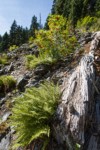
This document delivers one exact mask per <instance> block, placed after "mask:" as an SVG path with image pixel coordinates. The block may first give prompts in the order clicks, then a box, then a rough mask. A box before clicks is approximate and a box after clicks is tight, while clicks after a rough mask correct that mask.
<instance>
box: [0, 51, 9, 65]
mask: <svg viewBox="0 0 100 150" xmlns="http://www.w3.org/2000/svg"><path fill="white" fill-rule="evenodd" d="M0 64H3V65H5V64H8V58H7V55H6V54H2V55H0Z"/></svg>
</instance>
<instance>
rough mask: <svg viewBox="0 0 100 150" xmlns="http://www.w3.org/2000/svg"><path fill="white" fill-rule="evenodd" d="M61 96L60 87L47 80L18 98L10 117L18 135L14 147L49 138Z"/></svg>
mask: <svg viewBox="0 0 100 150" xmlns="http://www.w3.org/2000/svg"><path fill="white" fill-rule="evenodd" d="M59 97H60V92H59V87H58V86H57V85H56V86H55V85H54V84H53V83H48V82H45V83H44V84H41V85H40V87H39V88H35V87H33V88H31V89H27V91H26V92H25V93H23V96H20V97H18V98H17V99H16V101H15V105H14V107H13V109H12V116H11V119H10V120H11V125H13V127H14V129H15V130H16V135H17V139H16V144H15V145H14V148H15V147H19V146H22V147H24V146H27V145H28V144H30V143H31V142H32V141H33V140H35V139H38V138H41V139H43V140H44V141H45V140H47V138H48V137H49V134H50V125H51V124H52V118H53V116H54V113H55V111H56V107H57V104H58V100H59ZM44 143H45V142H44Z"/></svg>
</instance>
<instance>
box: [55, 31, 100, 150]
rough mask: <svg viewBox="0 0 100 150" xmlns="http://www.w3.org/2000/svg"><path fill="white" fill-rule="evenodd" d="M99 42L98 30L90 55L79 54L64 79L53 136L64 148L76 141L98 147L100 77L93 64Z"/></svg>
mask: <svg viewBox="0 0 100 150" xmlns="http://www.w3.org/2000/svg"><path fill="white" fill-rule="evenodd" d="M99 44H100V32H97V33H95V34H94V35H93V40H92V42H91V46H90V52H89V54H86V55H85V56H83V57H82V59H81V61H80V63H79V65H78V66H77V67H76V68H74V69H73V70H72V71H71V72H70V74H69V76H68V77H67V78H64V81H63V85H62V92H63V94H62V102H61V104H60V105H59V107H58V109H57V118H56V119H57V121H55V123H54V127H53V136H54V138H55V139H56V141H57V143H58V145H62V146H61V147H63V145H64V147H65V149H66V150H67V149H69V150H74V149H75V146H76V145H77V143H78V144H79V145H80V149H82V150H100V91H99V90H100V89H98V85H99V84H100V76H98V75H97V74H96V70H95V68H94V66H93V63H94V61H95V57H94V55H95V52H96V51H97V50H98V48H100V47H99ZM98 82H99V84H98ZM58 150H61V149H59V148H58ZM62 150H64V149H63V148H62Z"/></svg>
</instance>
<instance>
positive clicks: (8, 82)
mask: <svg viewBox="0 0 100 150" xmlns="http://www.w3.org/2000/svg"><path fill="white" fill-rule="evenodd" d="M15 85H16V80H15V79H14V78H13V77H12V76H7V75H3V76H0V93H2V92H3V93H4V92H7V91H9V90H11V89H13V88H14V87H15Z"/></svg>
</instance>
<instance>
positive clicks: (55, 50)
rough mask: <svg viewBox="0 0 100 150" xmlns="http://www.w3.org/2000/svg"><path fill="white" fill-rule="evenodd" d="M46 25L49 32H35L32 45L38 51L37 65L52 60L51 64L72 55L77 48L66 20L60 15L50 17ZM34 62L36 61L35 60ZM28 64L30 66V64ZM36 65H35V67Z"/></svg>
mask: <svg viewBox="0 0 100 150" xmlns="http://www.w3.org/2000/svg"><path fill="white" fill-rule="evenodd" d="M48 25H49V30H39V31H37V32H36V39H35V40H34V43H35V44H36V45H38V48H39V50H40V55H39V60H41V61H39V62H38V63H40V62H45V60H52V62H53V61H55V60H59V59H63V58H64V57H66V55H69V54H70V53H72V52H73V51H74V50H75V49H76V46H77V40H76V37H75V36H74V34H73V32H72V30H71V25H70V23H69V22H68V21H67V20H66V18H64V17H63V16H60V15H51V16H50V17H49V21H48ZM41 58H43V59H41ZM34 59H35V58H34ZM35 60H37V58H36V59H35ZM33 61H34V60H33ZM48 62H49V61H48ZM28 63H29V65H30V62H28ZM31 63H32V60H31ZM33 63H34V62H33ZM38 63H36V65H37V64H38ZM34 66H35V65H34Z"/></svg>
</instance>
